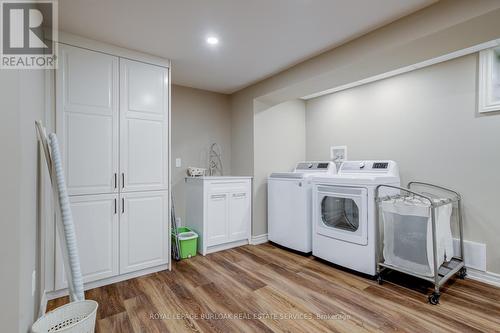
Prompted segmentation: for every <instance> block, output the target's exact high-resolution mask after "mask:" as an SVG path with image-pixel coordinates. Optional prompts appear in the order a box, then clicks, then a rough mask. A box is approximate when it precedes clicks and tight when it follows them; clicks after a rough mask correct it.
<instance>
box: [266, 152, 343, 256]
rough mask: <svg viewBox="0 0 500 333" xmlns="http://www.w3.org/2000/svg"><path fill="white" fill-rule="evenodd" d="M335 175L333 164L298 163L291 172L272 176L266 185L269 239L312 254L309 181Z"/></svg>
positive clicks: (310, 191)
mask: <svg viewBox="0 0 500 333" xmlns="http://www.w3.org/2000/svg"><path fill="white" fill-rule="evenodd" d="M334 174H336V167H335V163H333V162H329V161H327V162H299V163H298V164H297V166H296V167H295V169H294V170H293V171H292V172H281V173H273V174H271V175H270V176H269V178H268V182H267V222H268V239H269V240H270V241H271V242H274V243H276V244H279V245H282V246H284V247H287V248H289V249H292V250H296V251H300V252H304V253H309V252H311V251H312V246H311V243H312V239H311V237H312V224H311V213H312V212H311V207H312V205H311V201H312V196H311V193H312V190H311V179H312V178H313V177H316V176H322V177H323V178H325V177H329V176H332V175H334Z"/></svg>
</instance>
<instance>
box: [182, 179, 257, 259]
mask: <svg viewBox="0 0 500 333" xmlns="http://www.w3.org/2000/svg"><path fill="white" fill-rule="evenodd" d="M186 184H187V189H186V191H187V208H186V226H188V227H191V228H193V229H194V230H195V231H196V232H197V233H198V235H199V238H198V251H199V252H200V253H201V254H203V255H205V254H207V253H210V252H215V251H219V250H223V249H227V248H231V247H235V246H240V245H243V244H246V243H248V242H249V241H250V232H251V230H250V227H251V206H252V205H251V188H252V186H251V178H250V177H199V178H186Z"/></svg>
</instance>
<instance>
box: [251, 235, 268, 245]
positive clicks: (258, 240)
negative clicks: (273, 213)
mask: <svg viewBox="0 0 500 333" xmlns="http://www.w3.org/2000/svg"><path fill="white" fill-rule="evenodd" d="M268 241H269V240H268V239H267V234H262V235H258V236H252V241H251V242H250V244H252V245H259V244H263V243H267V242H268Z"/></svg>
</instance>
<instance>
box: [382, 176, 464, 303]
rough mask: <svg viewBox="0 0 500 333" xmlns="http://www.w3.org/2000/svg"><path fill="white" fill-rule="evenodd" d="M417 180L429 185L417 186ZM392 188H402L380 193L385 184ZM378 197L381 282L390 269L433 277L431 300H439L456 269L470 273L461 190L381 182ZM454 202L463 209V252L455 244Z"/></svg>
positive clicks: (460, 222)
mask: <svg viewBox="0 0 500 333" xmlns="http://www.w3.org/2000/svg"><path fill="white" fill-rule="evenodd" d="M417 186H418V187H420V188H425V190H426V191H425V192H424V191H417V190H416V189H415V187H417ZM388 188H389V189H391V190H399V192H400V193H398V194H394V195H380V193H381V189H385V190H387V189H388ZM443 193H445V194H443ZM376 201H377V209H378V210H379V212H378V214H377V218H378V219H379V223H378V230H379V233H380V235H381V236H382V237H381V239H382V242H381V245H382V246H383V256H379V260H378V265H377V280H378V282H379V283H380V284H381V283H382V282H383V273H384V272H385V271H386V270H389V271H390V270H394V271H399V272H402V273H405V274H408V275H412V276H415V277H418V278H420V279H423V280H426V281H429V282H431V283H433V284H434V292H433V293H432V294H431V295H429V302H430V303H431V304H438V303H439V298H440V288H441V287H442V286H443V285H444V283H445V282H446V281H447V280H448V279H449V278H451V277H452V276H454V275H455V274H457V275H458V277H459V278H462V279H463V278H465V276H466V275H467V270H466V268H465V264H464V255H463V253H464V243H463V220H462V212H461V206H462V198H461V196H460V193H458V192H456V191H453V190H450V189H448V188H445V187H442V186H438V185H433V184H429V183H422V182H410V183H408V187H407V188H403V187H398V186H392V185H379V186H378V187H377V197H376ZM453 207H456V210H457V214H456V217H457V219H456V220H457V221H458V232H459V241H460V247H459V253H454V249H453V238H452V233H451V226H450V223H451V217H452V211H453ZM380 222H381V223H380Z"/></svg>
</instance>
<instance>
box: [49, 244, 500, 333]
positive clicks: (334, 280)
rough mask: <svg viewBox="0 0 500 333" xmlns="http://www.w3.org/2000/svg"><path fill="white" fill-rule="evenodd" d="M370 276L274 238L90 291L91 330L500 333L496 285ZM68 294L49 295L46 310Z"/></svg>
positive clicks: (499, 296)
mask: <svg viewBox="0 0 500 333" xmlns="http://www.w3.org/2000/svg"><path fill="white" fill-rule="evenodd" d="M391 275H392V278H391V277H390V276H389V277H388V278H389V279H395V280H397V281H398V283H402V284H406V285H409V286H411V287H412V288H413V289H409V288H405V287H403V286H401V285H400V284H393V283H389V282H386V283H384V284H383V285H378V284H377V282H376V281H374V280H371V279H368V278H366V277H363V276H360V275H357V274H353V273H352V272H348V271H345V270H342V269H339V268H338V267H334V266H332V265H329V264H327V263H325V262H322V261H319V260H317V259H314V258H313V257H305V256H301V255H298V254H294V253H291V252H288V251H285V250H283V249H281V248H278V247H275V246H273V245H271V244H262V245H258V246H251V245H248V246H243V247H240V248H236V249H231V250H226V251H222V252H218V253H214V254H210V255H207V256H206V257H203V256H200V255H198V256H196V257H194V258H191V259H189V260H184V261H181V262H178V263H175V264H174V265H173V270H172V271H171V272H169V271H163V272H159V273H154V274H150V275H147V276H143V277H140V278H136V279H132V280H128V281H124V282H120V283H116V284H112V285H108V286H105V287H101V288H96V289H92V290H88V291H87V292H86V297H87V298H88V299H93V300H96V301H97V302H98V303H99V310H98V314H97V325H96V326H97V327H96V332H419V333H422V332H433V333H434V332H500V288H494V287H491V286H488V285H485V284H482V283H479V282H476V281H472V280H452V281H451V282H449V283H448V284H447V285H446V286H445V288H444V289H443V294H442V296H441V303H440V304H439V305H430V304H428V303H427V296H426V295H427V293H429V292H430V291H431V288H430V286H429V285H427V284H423V283H422V282H420V281H418V280H415V279H412V278H407V277H403V276H401V275H398V274H391ZM67 301H68V300H67V298H60V299H56V300H53V301H50V302H49V304H48V310H50V309H53V308H55V307H57V306H60V305H62V304H65V303H66V302H67Z"/></svg>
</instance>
